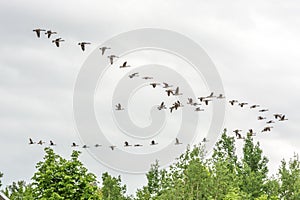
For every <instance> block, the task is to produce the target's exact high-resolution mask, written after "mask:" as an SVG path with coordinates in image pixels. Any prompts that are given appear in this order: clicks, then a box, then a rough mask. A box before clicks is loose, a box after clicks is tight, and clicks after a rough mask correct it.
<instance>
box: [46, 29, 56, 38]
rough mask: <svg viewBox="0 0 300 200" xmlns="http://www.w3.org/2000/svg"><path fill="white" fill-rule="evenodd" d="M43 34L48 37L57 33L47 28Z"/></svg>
mask: <svg viewBox="0 0 300 200" xmlns="http://www.w3.org/2000/svg"><path fill="white" fill-rule="evenodd" d="M45 34H46V35H47V37H48V38H50V37H51V35H53V34H57V33H56V32H53V31H51V30H48V31H47V32H46V33H45Z"/></svg>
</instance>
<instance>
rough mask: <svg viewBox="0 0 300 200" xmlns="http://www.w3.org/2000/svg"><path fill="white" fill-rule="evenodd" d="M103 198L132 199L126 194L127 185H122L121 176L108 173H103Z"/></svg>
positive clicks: (114, 199)
mask: <svg viewBox="0 0 300 200" xmlns="http://www.w3.org/2000/svg"><path fill="white" fill-rule="evenodd" d="M102 181H103V183H102V188H101V192H102V199H103V200H126V199H130V198H129V197H126V196H125V192H126V185H123V186H122V185H121V177H120V176H118V178H115V177H112V176H111V175H109V174H108V173H103V174H102Z"/></svg>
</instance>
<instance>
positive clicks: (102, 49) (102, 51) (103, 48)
mask: <svg viewBox="0 0 300 200" xmlns="http://www.w3.org/2000/svg"><path fill="white" fill-rule="evenodd" d="M99 49H100V50H101V54H102V56H103V55H104V52H105V51H106V50H107V49H110V48H109V47H100V48H99Z"/></svg>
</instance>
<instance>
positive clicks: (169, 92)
mask: <svg viewBox="0 0 300 200" xmlns="http://www.w3.org/2000/svg"><path fill="white" fill-rule="evenodd" d="M166 92H167V94H168V96H170V95H171V94H172V95H174V93H173V90H171V89H169V90H166Z"/></svg>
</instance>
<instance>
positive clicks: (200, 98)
mask: <svg viewBox="0 0 300 200" xmlns="http://www.w3.org/2000/svg"><path fill="white" fill-rule="evenodd" d="M205 98H206V97H198V99H199V100H200V101H201V102H202V101H203V100H204V99H205Z"/></svg>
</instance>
